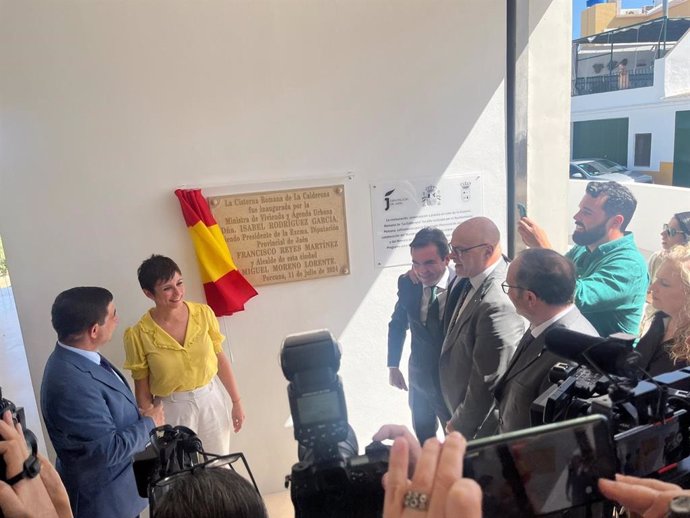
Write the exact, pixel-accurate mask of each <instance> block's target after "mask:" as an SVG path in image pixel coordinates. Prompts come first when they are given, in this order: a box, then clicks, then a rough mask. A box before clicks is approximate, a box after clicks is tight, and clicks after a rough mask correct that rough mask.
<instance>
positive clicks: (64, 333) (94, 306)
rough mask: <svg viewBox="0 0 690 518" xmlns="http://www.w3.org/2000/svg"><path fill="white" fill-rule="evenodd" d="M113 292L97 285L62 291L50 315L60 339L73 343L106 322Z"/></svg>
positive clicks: (69, 343)
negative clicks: (97, 325)
mask: <svg viewBox="0 0 690 518" xmlns="http://www.w3.org/2000/svg"><path fill="white" fill-rule="evenodd" d="M112 301H113V294H112V293H110V292H109V291H108V290H106V289H105V288H99V287H97V286H80V287H78V288H72V289H69V290H66V291H63V292H62V293H60V295H58V296H57V298H56V299H55V302H53V307H52V308H51V310H50V316H51V320H52V323H53V329H55V331H56V332H57V335H58V340H60V341H61V342H62V343H63V344H66V345H71V344H72V342H73V341H74V340H76V339H77V338H78V337H79V335H81V334H82V333H83V332H84V331H86V330H88V329H90V328H91V327H93V326H94V325H96V324H101V325H103V323H104V322H105V317H107V316H108V306H109V305H110V303H111V302H112Z"/></svg>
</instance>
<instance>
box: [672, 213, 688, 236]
mask: <svg viewBox="0 0 690 518" xmlns="http://www.w3.org/2000/svg"><path fill="white" fill-rule="evenodd" d="M673 217H674V218H676V221H678V226H679V227H680V229H681V230H682V231H683V232H685V239H686V240H687V241H690V211H689V212H676V213H675V214H674V215H673Z"/></svg>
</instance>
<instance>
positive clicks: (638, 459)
mask: <svg viewBox="0 0 690 518" xmlns="http://www.w3.org/2000/svg"><path fill="white" fill-rule="evenodd" d="M550 379H551V381H552V382H555V384H554V385H552V386H551V387H550V388H549V389H547V390H546V392H544V393H543V394H541V395H540V396H539V397H538V398H537V399H536V400H535V401H534V403H533V404H532V408H531V413H532V423H533V424H540V423H542V422H543V423H553V422H558V421H562V420H566V419H572V418H575V417H579V416H585V415H593V414H602V415H605V416H606V417H607V418H608V419H609V422H610V425H611V429H612V432H613V437H614V442H615V446H616V453H617V457H618V461H619V464H620V466H619V472H620V473H623V474H626V475H634V476H639V477H648V476H656V477H659V478H661V479H663V480H668V481H673V482H675V483H680V482H683V481H685V480H687V479H688V478H689V477H690V473H687V472H686V471H687V470H686V469H685V468H679V467H678V466H679V463H680V462H681V461H683V459H686V458H687V457H688V456H689V455H690V393H689V392H688V390H690V369H688V368H686V369H680V370H677V371H674V372H669V373H665V374H661V375H659V376H656V377H654V378H652V379H650V380H645V381H640V382H636V381H635V380H631V379H628V378H625V377H622V376H616V375H613V374H600V373H597V372H595V371H594V369H593V368H590V367H588V366H585V365H579V366H572V365H568V366H566V365H565V364H557V365H556V366H555V367H554V368H553V369H552V371H551V373H550Z"/></svg>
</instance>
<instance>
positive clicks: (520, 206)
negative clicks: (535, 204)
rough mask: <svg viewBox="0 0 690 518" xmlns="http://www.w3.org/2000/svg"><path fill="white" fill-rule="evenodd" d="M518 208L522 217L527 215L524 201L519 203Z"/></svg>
mask: <svg viewBox="0 0 690 518" xmlns="http://www.w3.org/2000/svg"><path fill="white" fill-rule="evenodd" d="M517 210H518V212H519V213H520V218H526V217H527V207H525V206H524V205H523V204H522V203H518V204H517Z"/></svg>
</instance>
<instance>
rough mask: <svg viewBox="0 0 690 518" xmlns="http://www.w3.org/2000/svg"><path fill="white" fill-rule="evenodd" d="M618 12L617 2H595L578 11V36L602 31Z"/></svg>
mask: <svg viewBox="0 0 690 518" xmlns="http://www.w3.org/2000/svg"><path fill="white" fill-rule="evenodd" d="M617 13H618V4H616V3H605V4H595V5H593V6H592V7H588V8H587V9H585V10H583V11H582V12H581V13H580V36H581V37H584V36H589V35H590V34H598V33H600V32H604V31H605V30H606V28H607V27H608V26H609V24H610V23H611V21H612V20H613V19H614V18H615V17H616V14H617Z"/></svg>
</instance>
